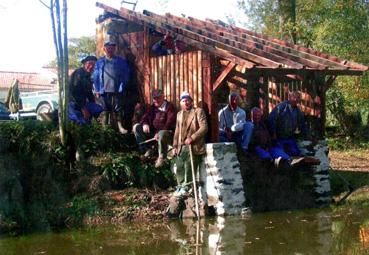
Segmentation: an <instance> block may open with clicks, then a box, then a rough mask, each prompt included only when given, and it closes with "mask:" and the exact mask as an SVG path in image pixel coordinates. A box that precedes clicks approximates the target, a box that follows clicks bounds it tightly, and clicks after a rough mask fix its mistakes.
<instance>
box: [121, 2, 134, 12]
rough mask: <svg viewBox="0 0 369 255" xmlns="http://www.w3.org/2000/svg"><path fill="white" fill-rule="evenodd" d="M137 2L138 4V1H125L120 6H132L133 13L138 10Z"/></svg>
mask: <svg viewBox="0 0 369 255" xmlns="http://www.w3.org/2000/svg"><path fill="white" fill-rule="evenodd" d="M137 2H138V0H136V1H125V0H123V1H121V2H120V5H123V4H130V5H132V11H134V10H135V9H136V5H137Z"/></svg>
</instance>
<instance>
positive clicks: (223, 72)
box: [212, 62, 236, 91]
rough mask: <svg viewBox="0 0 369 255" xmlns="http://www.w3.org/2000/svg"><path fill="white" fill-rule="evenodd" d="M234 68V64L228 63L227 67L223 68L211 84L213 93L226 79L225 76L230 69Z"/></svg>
mask: <svg viewBox="0 0 369 255" xmlns="http://www.w3.org/2000/svg"><path fill="white" fill-rule="evenodd" d="M235 66H236V64H234V63H232V62H230V63H228V65H227V66H226V68H224V70H223V71H222V72H221V73H220V75H219V76H218V78H217V79H216V80H215V82H214V83H213V86H212V87H213V91H215V90H216V89H217V88H218V87H219V85H220V84H222V82H223V81H224V79H225V78H226V77H227V75H228V74H229V73H230V72H231V71H232V69H233V68H234V67H235Z"/></svg>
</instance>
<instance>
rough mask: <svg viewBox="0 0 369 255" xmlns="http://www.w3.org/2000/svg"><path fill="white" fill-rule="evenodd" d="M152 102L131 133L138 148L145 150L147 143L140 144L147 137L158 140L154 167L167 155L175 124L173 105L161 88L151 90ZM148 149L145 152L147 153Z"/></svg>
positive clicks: (158, 165) (159, 165)
mask: <svg viewBox="0 0 369 255" xmlns="http://www.w3.org/2000/svg"><path fill="white" fill-rule="evenodd" d="M152 98H153V104H152V105H151V106H150V107H149V109H148V111H147V112H146V113H145V115H144V116H143V117H142V120H141V121H140V122H139V123H137V124H135V125H134V126H133V133H134V135H135V137H136V141H137V143H138V144H139V147H140V150H141V151H144V150H147V145H140V143H142V142H144V141H145V140H147V139H150V138H154V139H155V140H156V141H157V142H158V158H157V160H156V163H155V167H161V166H162V165H163V163H164V159H165V158H166V156H167V151H168V144H172V142H173V131H174V128H175V125H176V109H175V107H174V105H173V104H172V103H170V102H168V101H167V100H165V99H164V93H163V91H162V90H159V89H157V90H154V91H153V92H152ZM149 152H150V149H149V150H148V151H147V153H146V154H145V155H146V156H149V155H148V154H150V153H149Z"/></svg>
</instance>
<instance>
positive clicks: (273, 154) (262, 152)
mask: <svg viewBox="0 0 369 255" xmlns="http://www.w3.org/2000/svg"><path fill="white" fill-rule="evenodd" d="M255 152H256V154H257V155H258V156H259V158H261V159H266V160H272V159H276V158H279V157H281V158H283V159H286V160H288V161H289V160H290V159H291V158H290V156H289V155H288V154H287V153H286V152H285V151H284V150H283V149H282V148H281V147H279V146H272V147H270V148H269V149H268V150H266V149H264V148H262V147H261V146H256V147H255Z"/></svg>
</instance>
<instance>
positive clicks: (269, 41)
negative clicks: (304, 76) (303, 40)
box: [203, 19, 369, 71]
mask: <svg viewBox="0 0 369 255" xmlns="http://www.w3.org/2000/svg"><path fill="white" fill-rule="evenodd" d="M206 21H208V22H212V23H213V24H214V25H215V26H216V27H217V28H218V29H221V28H224V27H223V26H220V25H218V24H217V22H216V21H214V20H211V19H206ZM203 22H204V21H203ZM228 30H229V31H232V32H233V33H238V34H240V35H241V37H243V38H247V37H250V36H251V37H252V38H253V39H254V40H258V41H260V42H261V43H262V44H265V45H272V46H273V47H275V48H277V49H282V50H284V51H286V52H291V53H293V54H297V55H299V56H301V57H304V58H306V59H310V60H312V61H316V62H318V63H324V64H326V65H329V66H330V65H332V64H333V65H337V64H338V65H339V66H342V65H344V66H345V67H349V68H353V69H356V70H358V71H366V70H369V67H368V66H365V65H362V64H359V63H355V62H352V61H346V60H343V59H339V58H337V57H334V56H330V55H328V54H325V53H322V52H318V51H315V50H313V49H309V48H306V47H303V46H299V45H295V44H292V43H289V42H286V41H282V40H279V39H275V38H271V37H268V36H265V35H263V34H259V33H255V32H252V31H249V30H246V29H243V28H239V27H236V26H229V29H228Z"/></svg>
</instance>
